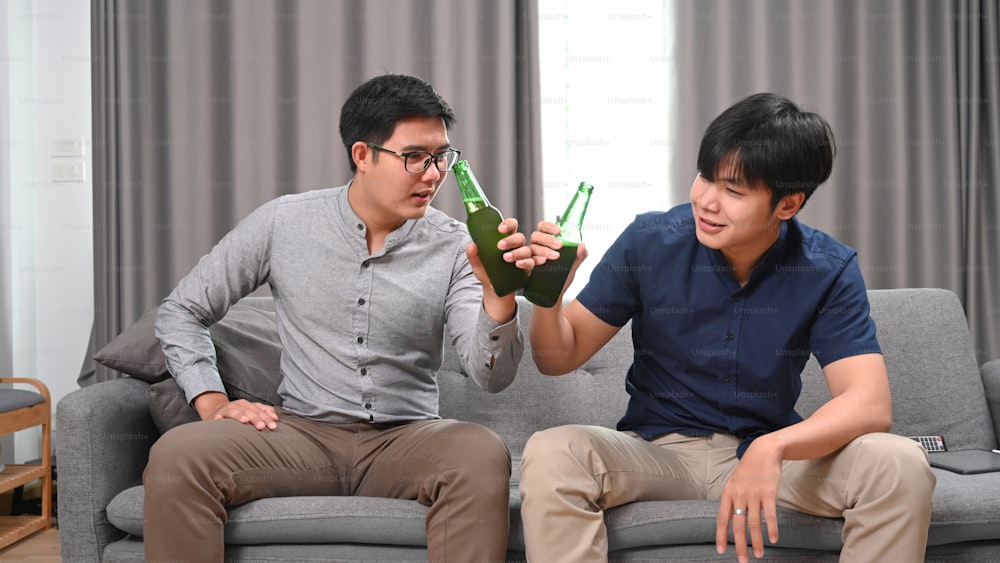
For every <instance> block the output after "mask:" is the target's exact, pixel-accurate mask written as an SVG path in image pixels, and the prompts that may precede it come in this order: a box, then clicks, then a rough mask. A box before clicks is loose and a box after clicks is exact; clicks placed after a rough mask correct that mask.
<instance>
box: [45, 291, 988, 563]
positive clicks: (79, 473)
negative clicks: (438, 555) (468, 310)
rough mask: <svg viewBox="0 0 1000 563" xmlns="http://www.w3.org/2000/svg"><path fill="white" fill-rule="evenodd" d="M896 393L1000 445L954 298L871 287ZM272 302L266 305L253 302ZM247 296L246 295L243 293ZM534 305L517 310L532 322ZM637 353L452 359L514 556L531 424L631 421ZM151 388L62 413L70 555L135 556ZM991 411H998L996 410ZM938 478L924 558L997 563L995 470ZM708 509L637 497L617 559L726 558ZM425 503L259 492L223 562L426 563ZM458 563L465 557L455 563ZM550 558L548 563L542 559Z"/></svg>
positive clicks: (812, 402)
mask: <svg viewBox="0 0 1000 563" xmlns="http://www.w3.org/2000/svg"><path fill="white" fill-rule="evenodd" d="M870 298H871V303H872V315H873V317H874V318H875V320H876V323H877V325H878V331H879V332H878V335H879V340H880V342H881V344H882V346H883V349H884V353H885V357H886V361H887V363H888V367H889V373H890V377H891V385H892V392H893V397H894V416H893V419H894V421H893V422H894V424H893V431H894V432H896V433H897V434H901V435H904V436H913V435H922V434H934V435H942V436H944V439H945V443H946V445H947V446H948V449H950V450H957V449H972V448H981V449H993V448H997V447H998V446H997V435H998V431H1000V360H994V361H991V362H988V363H985V364H984V365H983V366H982V367H981V368H980V366H979V362H978V361H977V358H976V355H975V353H974V350H973V347H972V344H971V340H970V337H969V331H968V327H967V324H966V319H965V315H964V312H963V310H962V307H961V304H960V302H959V300H958V298H957V297H956V296H955V295H954V294H953V293H951V292H948V291H945V290H940V289H894V290H873V291H870ZM250 299H251V302H254V301H253V300H256V303H257V304H259V305H260V306H264V307H266V306H267V305H268V303H266V298H250ZM245 301H246V300H245ZM531 310H532V309H531V307H530V306H529V305H527V303H526V302H525V301H521V306H520V314H521V320H522V322H523V323H524V325H523V326H524V327H527V321H528V316H529V315H530V313H531ZM631 357H632V347H631V336H630V333H629V331H628V330H627V329H626V330H623V331H621V332H620V333H619V334H618V336H617V337H616V338H615V339H614V340H613V341H612V342H611V343H610V344H609V345H608V346H606V347H605V348H604V349H603V350H602V351H601V352H599V353H598V354H597V355H596V356H595V357H594V358H592V359H591V360H590V361H589V362H587V364H586V365H585V366H583V367H582V368H581V369H579V370H577V371H576V372H574V373H572V374H568V375H565V376H562V377H546V376H543V375H540V374H539V373H538V372H537V371H536V370H535V368H534V365H533V364H532V362H531V359H530V352H528V351H526V353H525V357H524V359H523V360H522V364H521V366H520V371H519V373H518V376H517V379H516V380H515V382H514V384H513V385H512V386H511V387H510V388H509V389H507V390H505V391H503V392H502V393H499V394H496V395H490V394H488V393H486V392H484V391H482V390H480V389H478V388H477V387H476V386H475V384H473V383H472V382H471V380H469V379H468V378H467V377H465V376H464V375H463V374H462V373H461V372H460V370H459V369H458V367H457V366H458V362H457V361H456V358H455V355H454V353H453V352H452V351H448V352H447V354H446V361H445V365H444V366H443V368H442V370H441V372H440V375H439V381H440V387H441V413H442V415H443V416H445V417H451V418H459V419H465V420H471V421H475V422H478V423H480V424H483V425H485V426H487V427H490V428H492V429H494V430H495V431H497V432H498V433H499V434H500V435H501V436H503V437H504V438H505V439H506V440H507V443H508V444H509V446H510V449H511V452H512V455H513V458H514V473H513V477H512V482H511V505H510V506H511V534H510V550H509V556H508V559H509V560H510V561H523V560H524V554H523V548H524V542H523V536H522V529H521V520H520V514H519V506H520V500H519V497H518V494H517V483H518V471H517V465H518V461H519V459H520V453H521V450H522V447H523V445H524V443H525V441H526V440H527V439H528V437H529V436H530V435H531V434H532V432H534V431H535V430H538V429H541V428H546V427H549V426H553V425H558V424H565V423H587V424H598V425H604V426H610V427H613V426H614V425H615V423H616V421H617V420H618V418H619V416H621V414H622V413H623V412H624V408H625V404H626V394H625V391H624V383H623V381H624V374H625V371H626V369H627V368H628V366H629V363H630V361H631ZM828 396H829V395H828V391H827V389H826V386H825V384H824V383H823V380H822V377H821V373H820V371H819V369H818V366H817V365H816V363H815V360H814V359H813V360H810V362H809V365H808V367H807V369H806V372H805V373H804V374H803V390H802V396H801V399H800V401H799V412H800V413H801V414H803V415H804V416H807V415H808V414H809V413H811V412H813V411H814V410H815V409H816V408H817V406H818V405H820V404H821V403H822V402H823V401H825V400H826V399H827V398H828ZM149 398H150V386H149V384H148V383H146V382H144V381H140V380H138V379H134V378H121V379H117V380H113V381H109V382H105V383H99V384H95V385H92V386H90V387H86V388H82V389H79V390H77V391H74V392H73V393H71V394H69V395H68V396H66V397H65V398H64V399H63V400H62V401H60V402H59V404H58V407H57V440H56V442H57V450H56V453H57V455H58V459H59V462H60V464H59V465H60V467H59V484H58V485H59V489H60V491H59V493H60V494H59V505H60V506H59V529H60V536H61V542H62V554H63V558H64V561H67V562H72V561H88V562H90V561H135V562H138V561H142V560H143V554H142V553H143V552H142V514H143V494H142V487H141V475H142V470H143V467H144V466H145V463H146V459H147V454H148V451H149V448H150V446H151V445H152V443H153V442H154V441H155V440H156V438H157V436H158V432H157V431H156V428H155V426H154V423H153V420H152V419H151V417H150V413H149ZM991 413H992V414H991ZM935 473H936V474H937V477H938V484H937V489H936V492H935V497H934V511H933V521H932V524H931V528H930V537H929V541H928V543H929V546H928V549H927V554H928V560H929V561H962V562H969V561H994V562H995V561H997V560H998V559H1000V472H997V473H985V474H979V475H959V474H957V473H952V472H949V471H944V470H938V469H935ZM716 508H717V503H716V502H711V501H658V502H639V503H634V504H630V505H626V506H622V507H619V508H616V509H613V510H610V511H608V512H607V513H606V515H605V518H606V520H607V523H608V528H609V540H610V546H611V550H612V553H611V559H612V560H620V561H732V560H735V555H734V551H733V548H732V547H731V546H730V549H729V551H728V553H727V554H726V555H723V556H719V555H717V554H716V553H715V548H714V537H715V515H716ZM425 512H426V509H425V507H423V506H421V505H420V504H418V503H416V502H415V501H405V500H392V499H373V498H361V497H306V498H303V497H296V498H276V499H264V500H259V501H255V502H251V503H249V504H246V505H243V506H239V507H235V508H232V509H231V510H230V511H229V521H228V523H227V525H226V541H227V544H228V547H227V560H229V561H257V562H262V561H422V560H425V559H426V551H425V548H424V545H425V541H426V536H425V533H424V527H423V525H424V514H425ZM779 526H780V534H781V539H780V542H779V544H778V545H776V546H768V547H767V549H766V553H765V558H766V559H767V560H787V561H835V560H837V552H838V550H839V548H840V546H841V538H840V532H841V528H842V522H841V521H840V520H838V519H824V518H817V517H812V516H807V515H804V514H799V513H795V512H792V511H789V510H780V512H779ZM457 563H467V562H457ZM538 563H545V562H538Z"/></svg>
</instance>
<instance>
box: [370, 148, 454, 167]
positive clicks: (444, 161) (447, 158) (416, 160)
mask: <svg viewBox="0 0 1000 563" xmlns="http://www.w3.org/2000/svg"><path fill="white" fill-rule="evenodd" d="M365 144H366V145H368V146H369V147H371V148H373V149H375V150H377V151H382V152H387V153H390V154H394V155H396V156H399V157H402V159H403V168H404V169H405V170H406V171H407V172H409V173H410V174H423V173H424V170H427V168H428V167H429V166H430V165H431V162H432V161H433V162H434V166H435V167H436V168H437V169H438V171H440V172H447V171H449V170H451V167H452V166H455V163H456V162H458V157H459V156H461V155H462V151H460V150H458V149H448V150H446V151H444V152H439V153H437V154H431V153H429V152H427V151H413V152H399V151H394V150H392V149H387V148H385V147H380V146H378V145H376V144H375V143H368V142H365Z"/></svg>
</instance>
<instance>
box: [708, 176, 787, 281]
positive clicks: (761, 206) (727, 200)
mask: <svg viewBox="0 0 1000 563" xmlns="http://www.w3.org/2000/svg"><path fill="white" fill-rule="evenodd" d="M727 160H728V162H723V163H722V165H721V166H720V167H719V170H718V171H717V172H716V173H715V174H714V178H713V179H711V180H710V179H708V178H706V177H705V176H703V175H702V174H698V176H697V177H696V178H695V180H694V184H692V185H691V210H692V212H693V214H694V217H695V226H696V228H695V233H696V234H697V237H698V242H700V243H702V244H704V245H705V246H707V247H709V248H713V249H716V250H719V251H720V252H722V255H723V256H724V257H725V258H726V260H728V261H729V263H730V264H731V265H732V266H733V268H734V272H736V273H737V275H738V276H739V275H740V274H741V273H742V274H745V275H749V271H750V270H751V269H752V268H753V265H755V264H756V263H757V261H758V260H760V258H761V256H763V255H764V253H765V252H766V251H767V249H768V248H770V247H771V245H773V244H774V242H775V241H776V240H777V239H778V235H779V233H780V229H781V222H782V221H784V220H788V219H791V218H792V217H793V216H794V215H795V213H796V212H798V210H799V208H800V207H801V205H802V200H803V199H804V198H803V196H802V194H801V193H799V194H792V195H789V196H786V197H784V198H782V199H781V200H780V201H779V202H778V205H777V206H776V207H775V208H774V209H772V201H771V190H770V189H769V188H768V187H767V186H766V185H764V184H762V183H759V184H757V185H754V186H751V185H748V184H747V183H746V181H744V180H743V177H742V174H740V173H739V172H738V170H737V169H736V167H735V166H734V165H733V164H732V162H733V159H727Z"/></svg>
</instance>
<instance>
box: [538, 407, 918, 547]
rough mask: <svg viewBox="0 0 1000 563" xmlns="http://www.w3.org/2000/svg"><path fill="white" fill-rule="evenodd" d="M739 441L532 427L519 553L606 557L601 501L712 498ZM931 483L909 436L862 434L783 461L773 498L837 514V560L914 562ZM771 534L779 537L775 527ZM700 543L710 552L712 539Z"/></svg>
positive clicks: (611, 504)
mask: <svg viewBox="0 0 1000 563" xmlns="http://www.w3.org/2000/svg"><path fill="white" fill-rule="evenodd" d="M738 444H739V440H737V439H736V438H734V437H732V436H728V435H724V434H715V435H712V436H708V437H697V438H692V437H688V436H682V435H680V434H667V435H664V436H661V437H659V438H657V439H655V440H653V441H651V442H649V441H646V440H643V439H641V438H637V437H635V436H634V434H631V433H625V432H618V431H615V430H610V429H607V428H599V427H593V426H560V427H556V428H551V429H549V430H544V431H542V432H538V433H536V434H534V435H533V436H532V437H531V439H529V440H528V443H527V445H526V446H525V449H524V456H523V459H522V462H521V485H520V487H521V498H522V499H523V501H524V502H523V505H522V506H521V518H522V521H523V522H524V539H525V545H526V548H527V549H526V551H527V558H528V561H529V562H531V563H558V562H566V563H590V562H604V561H607V560H608V539H607V528H606V527H605V523H604V512H603V511H604V510H606V509H608V508H612V507H615V506H620V505H623V504H626V503H629V502H633V501H638V500H677V499H712V500H714V499H718V498H720V497H721V496H722V489H723V487H724V486H725V484H726V482H727V481H728V480H729V476H730V475H731V474H732V473H733V471H734V470H735V468H736V464H737V463H738V459H737V458H736V447H737V446H738ZM935 484H936V478H935V477H934V474H933V473H932V472H931V470H930V466H929V465H928V463H927V454H926V453H925V452H924V449H923V448H922V447H921V446H920V444H918V443H917V442H916V441H914V440H911V439H909V438H904V437H901V436H894V435H892V434H866V435H864V436H860V437H858V438H857V439H855V440H853V441H852V442H850V443H849V444H848V445H847V446H845V447H843V448H842V449H840V450H838V451H837V452H835V453H833V454H831V455H828V456H826V457H822V458H819V459H814V460H804V461H785V462H784V463H783V466H782V472H781V484H780V486H779V490H778V499H777V503H778V505H779V506H784V507H787V508H792V509H795V510H798V511H800V512H804V513H807V514H814V515H817V516H826V517H834V518H841V517H843V518H844V530H843V534H842V536H843V540H844V547H843V549H842V550H841V553H840V559H841V561H850V562H851V563H863V562H869V561H875V562H884V561H913V562H915V561H922V560H923V558H924V551H925V550H926V545H927V531H928V525H929V523H930V517H931V502H932V499H933V493H934V486H935ZM778 534H779V540H778V541H779V545H780V542H781V540H780V534H781V529H780V527H779V529H778ZM764 538H765V544H766V543H767V542H766V538H767V535H766V533H765V535H764ZM705 549H706V553H711V554H712V555H714V554H715V545H714V544H712V545H706V546H705ZM764 557H765V558H766V557H767V549H766V546H765V550H764ZM734 559H735V557H734Z"/></svg>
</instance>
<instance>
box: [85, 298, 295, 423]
mask: <svg viewBox="0 0 1000 563" xmlns="http://www.w3.org/2000/svg"><path fill="white" fill-rule="evenodd" d="M251 299H254V298H251ZM256 302H258V304H260V303H259V302H260V298H256ZM158 310H159V307H156V308H153V309H151V310H150V311H147V312H146V313H145V314H143V315H142V317H140V318H139V320H138V321H136V322H135V324H133V325H132V326H131V327H129V328H128V329H126V330H125V331H124V332H123V333H122V334H121V335H119V336H118V337H117V338H115V340H113V341H112V342H111V343H109V344H108V345H107V346H105V347H104V348H103V349H101V351H100V352H98V353H97V354H96V355H95V356H94V359H95V360H96V361H98V362H99V363H101V364H103V365H105V366H108V367H110V368H112V369H116V370H118V371H121V372H122V373H125V374H127V375H131V376H132V377H135V378H137V379H142V380H144V381H147V382H149V383H151V384H152V387H151V388H150V412H151V414H152V416H153V421H154V422H155V423H156V426H157V428H158V429H159V430H160V432H161V433H163V432H166V431H167V430H169V429H170V428H173V427H174V426H176V425H178V424H183V423H185V422H192V421H194V420H198V414H197V413H196V412H195V410H194V408H193V407H192V406H191V405H190V404H188V402H187V400H186V399H185V397H184V394H183V392H182V391H181V389H180V387H179V386H178V385H177V382H176V381H175V380H174V378H173V377H171V376H170V373H169V372H168V371H167V365H166V358H165V357H164V355H163V351H162V350H161V348H160V342H159V340H158V339H157V338H156V336H155V334H154V332H153V322H154V321H155V319H156V313H157V311H158ZM209 332H210V333H211V335H212V342H213V343H214V344H215V353H216V359H217V366H218V368H219V375H220V377H221V378H222V384H223V386H224V387H225V389H226V394H227V395H229V398H230V399H247V400H249V401H254V402H262V403H267V404H270V405H275V406H280V405H281V398H280V397H279V396H278V384H279V383H280V382H281V371H280V360H281V342H280V340H279V339H278V330H277V326H276V323H275V313H274V311H271V310H265V309H263V308H260V307H255V306H250V305H247V304H245V303H243V302H237V303H234V304H233V306H232V307H230V308H229V311H228V312H227V313H226V316H225V317H223V319H222V320H220V321H219V322H217V323H215V324H214V325H212V326H211V327H210V328H209Z"/></svg>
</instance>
